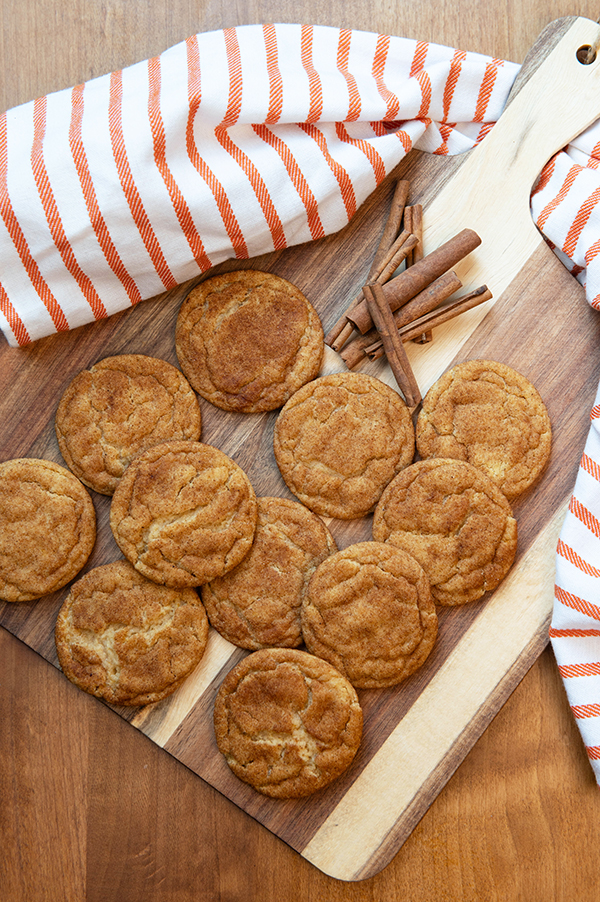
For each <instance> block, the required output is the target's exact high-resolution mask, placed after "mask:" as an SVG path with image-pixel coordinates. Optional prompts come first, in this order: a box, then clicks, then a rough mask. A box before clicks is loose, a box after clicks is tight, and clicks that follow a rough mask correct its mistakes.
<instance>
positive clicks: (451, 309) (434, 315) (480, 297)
mask: <svg viewBox="0 0 600 902" xmlns="http://www.w3.org/2000/svg"><path fill="white" fill-rule="evenodd" d="M491 298H492V292H491V291H490V290H489V288H488V287H487V285H482V286H481V287H480V288H476V289H475V291H471V292H469V294H465V295H463V296H462V297H461V298H457V299H456V300H455V301H451V302H450V303H449V304H445V305H444V306H443V307H441V308H440V307H438V308H437V309H436V310H432V311H431V312H430V313H427V314H425V316H422V317H420V318H419V319H418V320H415V321H414V322H412V323H407V324H406V325H404V326H402V327H401V328H400V329H399V330H398V336H399V338H400V341H401V342H403V343H404V342H405V341H415V340H418V338H419V337H420V336H421V335H422V334H423V332H426V331H429V330H431V329H435V327H436V326H441V325H442V324H443V323H446V322H448V321H449V320H451V319H454V317H455V316H460V314H461V313H466V312H467V310H472V309H473V308H474V307H478V306H479V304H483V303H485V301H489V300H491ZM384 353H385V348H384V345H383V341H382V340H378V341H376V342H374V343H373V344H372V345H369V346H367V347H366V348H365V349H364V354H365V355H366V356H367V357H369V358H370V359H371V360H378V359H379V358H380V357H382V356H383V354H384Z"/></svg>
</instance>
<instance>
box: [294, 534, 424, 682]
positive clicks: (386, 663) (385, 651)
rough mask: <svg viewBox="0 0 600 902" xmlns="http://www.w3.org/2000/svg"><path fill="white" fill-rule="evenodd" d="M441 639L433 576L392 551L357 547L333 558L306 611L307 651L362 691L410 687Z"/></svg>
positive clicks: (318, 574)
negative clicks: (404, 682)
mask: <svg viewBox="0 0 600 902" xmlns="http://www.w3.org/2000/svg"><path fill="white" fill-rule="evenodd" d="M437 631H438V622H437V614H436V609H435V605H434V603H433V600H432V598H431V592H430V589H429V580H428V579H427V575H426V574H425V572H424V570H423V568H422V567H421V565H420V564H419V563H418V562H417V561H416V560H415V559H414V558H413V557H411V556H410V555H409V554H407V553H406V552H404V551H402V550H400V549H399V548H395V547H394V546H393V545H391V544H389V543H385V544H384V543H381V542H358V543H357V544H355V545H349V546H348V547H347V548H345V549H344V550H343V551H338V552H337V553H336V554H333V555H331V557H329V558H327V560H325V561H323V563H322V564H320V565H319V566H318V567H317V569H316V570H315V572H314V574H313V576H312V578H311V581H310V583H309V585H308V593H307V596H306V599H305V601H304V603H303V605H302V634H303V636H304V641H305V643H306V647H307V649H308V650H309V651H310V652H312V653H313V654H315V655H318V656H319V657H321V658H324V659H325V660H327V661H329V662H330V664H333V666H334V667H336V668H337V669H338V670H339V671H340V672H341V673H343V674H344V676H346V677H348V679H349V680H350V682H351V683H352V685H353V686H355V687H357V688H360V689H383V688H385V687H386V686H394V685H396V684H397V683H400V682H402V680H405V679H406V678H407V677H408V676H410V675H411V674H412V673H414V672H415V670H417V669H418V668H419V667H420V666H421V665H422V664H423V662H424V661H425V660H426V658H427V656H428V655H429V653H430V652H431V649H432V648H433V646H434V644H435V640H436V637H437Z"/></svg>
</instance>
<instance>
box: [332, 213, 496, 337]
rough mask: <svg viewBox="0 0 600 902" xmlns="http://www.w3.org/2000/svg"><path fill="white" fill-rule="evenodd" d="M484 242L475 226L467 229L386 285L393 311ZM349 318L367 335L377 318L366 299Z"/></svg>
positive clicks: (387, 297) (351, 312)
mask: <svg viewBox="0 0 600 902" xmlns="http://www.w3.org/2000/svg"><path fill="white" fill-rule="evenodd" d="M480 244H481V238H480V237H479V235H478V234H477V233H476V232H474V231H473V230H472V229H463V230H462V232H459V233H458V235H455V236H454V237H453V238H451V239H450V240H449V241H446V242H445V244H442V245H441V246H440V247H438V248H437V249H436V250H434V251H432V252H431V253H430V254H427V255H426V256H424V257H423V258H422V259H421V260H419V262H418V263H415V264H414V266H409V268H408V269H406V270H404V272H401V273H400V275H398V276H396V277H395V278H394V279H391V280H390V281H389V282H387V283H386V285H384V286H383V291H384V293H385V297H386V300H387V302H388V304H389V306H390V308H391V310H392V311H394V310H398V309H399V308H400V307H402V306H403V305H404V304H406V303H407V302H408V301H410V300H412V298H414V297H415V295H417V294H418V293H419V292H420V291H422V290H423V289H424V288H426V287H427V286H428V285H430V284H431V283H432V282H433V281H434V280H435V279H437V278H438V276H441V275H442V274H443V273H445V272H447V271H448V270H449V269H452V267H453V266H455V265H456V264H457V263H458V262H459V260H462V259H463V257H466V256H467V254H470V253H471V251H473V250H474V249H475V248H476V247H478V246H479V245H480ZM346 316H347V318H348V320H349V321H350V322H351V323H353V325H354V326H355V328H356V329H358V331H359V332H361V333H362V334H363V335H364V334H365V332H368V330H369V329H370V328H371V327H372V326H373V320H372V318H371V315H370V313H369V309H368V307H367V305H366V303H365V302H364V301H361V303H360V304H358V305H357V306H356V308H355V309H354V310H352V311H350V312H349V313H347V314H346Z"/></svg>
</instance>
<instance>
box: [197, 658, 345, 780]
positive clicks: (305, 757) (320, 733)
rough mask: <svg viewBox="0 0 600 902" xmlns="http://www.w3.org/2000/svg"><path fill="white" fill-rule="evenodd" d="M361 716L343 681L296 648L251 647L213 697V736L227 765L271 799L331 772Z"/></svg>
mask: <svg viewBox="0 0 600 902" xmlns="http://www.w3.org/2000/svg"><path fill="white" fill-rule="evenodd" d="M362 723H363V716H362V710H361V707H360V704H359V701H358V697H357V695H356V692H355V690H354V688H353V687H352V685H351V684H350V683H349V682H348V680H347V679H346V678H345V677H344V676H342V674H340V673H339V672H338V671H337V670H336V669H335V668H334V667H332V666H331V665H330V664H328V663H327V662H326V661H323V660H321V659H320V658H316V657H314V655H310V654H308V653H307V652H305V651H299V650H296V649H261V650H260V651H255V652H252V653H251V654H249V655H248V656H247V657H245V658H244V659H243V660H242V661H241V662H240V663H239V664H237V665H236V666H235V667H234V668H233V669H232V670H231V671H230V672H229V673H228V674H227V676H226V677H225V679H224V680H223V682H222V684H221V686H220V688H219V691H218V693H217V697H216V700H215V709H214V726H215V736H216V740H217V745H218V747H219V750H220V751H221V752H222V754H223V755H224V756H225V759H226V761H227V764H228V765H229V767H230V768H231V770H232V771H233V773H234V774H235V775H236V776H237V777H239V778H240V779H241V780H243V781H244V782H245V783H249V784H250V785H251V786H253V787H254V788H255V789H257V790H258V791H259V792H261V793H263V794H264V795H267V796H271V797H274V798H299V797H301V796H306V795H309V794H310V793H313V792H316V791H317V790H319V789H322V788H323V787H324V786H327V785H328V784H329V783H331V781H332V780H335V779H336V778H337V777H339V776H340V775H341V774H342V773H343V772H344V771H345V770H346V769H347V768H348V767H349V766H350V764H351V763H352V761H353V759H354V757H355V755H356V752H357V750H358V747H359V745H360V741H361V737H362Z"/></svg>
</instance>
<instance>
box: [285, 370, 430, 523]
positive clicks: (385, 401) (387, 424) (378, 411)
mask: <svg viewBox="0 0 600 902" xmlns="http://www.w3.org/2000/svg"><path fill="white" fill-rule="evenodd" d="M414 446H415V441H414V429H413V424H412V420H411V416H410V412H409V410H408V408H407V406H406V404H405V403H404V400H403V399H402V398H401V397H400V395H399V394H398V393H397V392H395V391H394V390H393V389H391V388H390V387H389V386H388V385H386V384H385V383H383V382H381V381H380V380H379V379H375V378H373V377H372V376H367V375H365V374H361V373H349V372H346V373H334V374H332V375H329V376H322V377H320V378H319V379H315V380H314V381H313V382H310V383H309V384H308V385H305V386H304V387H303V388H301V389H299V391H297V392H296V394H294V395H292V397H291V398H290V400H289V401H288V402H287V404H286V405H285V407H284V408H283V410H282V411H281V412H280V414H279V416H278V418H277V422H276V424H275V435H274V451H275V458H276V461H277V465H278V467H279V469H280V471H281V475H282V476H283V478H284V480H285V482H286V484H287V486H288V488H289V489H290V491H291V492H293V493H294V495H296V497H297V498H298V499H299V500H300V501H301V502H302V503H303V504H305V505H306V506H307V507H308V508H310V509H311V510H312V511H314V512H315V513H317V514H321V515H322V516H329V517H338V518H340V519H343V520H351V519H355V518H357V517H362V516H364V515H365V514H367V513H368V512H369V511H371V510H372V509H373V508H374V506H375V504H376V503H377V501H378V500H379V497H380V495H381V492H382V491H383V489H384V488H385V486H386V485H387V484H388V482H390V480H391V479H393V477H394V476H395V475H396V473H398V472H399V470H401V469H402V468H403V467H406V466H407V465H408V464H409V463H410V462H411V461H412V459H413V454H414Z"/></svg>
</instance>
